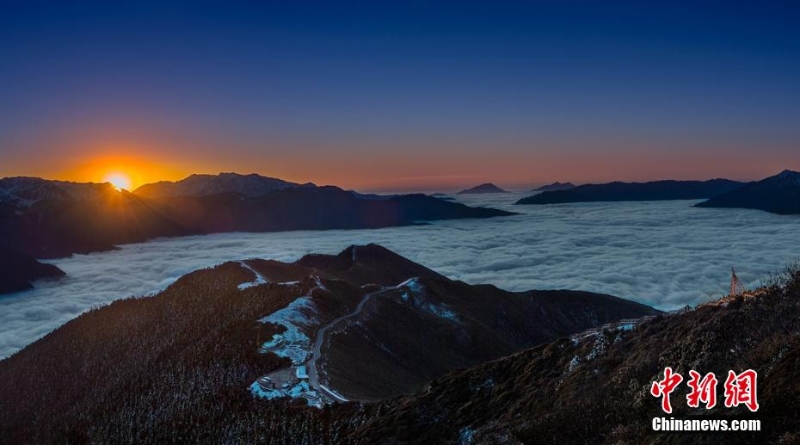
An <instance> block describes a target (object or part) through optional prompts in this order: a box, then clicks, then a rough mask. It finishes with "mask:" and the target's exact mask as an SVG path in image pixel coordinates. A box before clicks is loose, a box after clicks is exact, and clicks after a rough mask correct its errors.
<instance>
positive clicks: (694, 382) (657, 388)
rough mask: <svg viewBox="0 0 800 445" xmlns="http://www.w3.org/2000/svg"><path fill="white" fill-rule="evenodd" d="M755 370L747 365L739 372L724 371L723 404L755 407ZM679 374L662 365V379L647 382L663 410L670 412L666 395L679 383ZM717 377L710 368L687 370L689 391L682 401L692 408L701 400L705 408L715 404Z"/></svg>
mask: <svg viewBox="0 0 800 445" xmlns="http://www.w3.org/2000/svg"><path fill="white" fill-rule="evenodd" d="M757 380H758V373H756V372H755V371H753V370H752V369H748V370H746V371H744V372H742V373H741V374H736V373H735V372H733V371H728V378H727V379H726V380H725V385H724V387H725V407H726V408H733V407H736V406H739V405H744V406H746V407H747V408H748V409H749V410H750V411H752V412H756V411H758V395H757V393H756V391H757V384H756V381H757ZM682 381H683V376H682V375H680V374H678V373H676V372H673V371H672V368H670V367H669V366H667V367H666V368H664V379H663V380H658V381H655V382H653V384H652V385H651V386H650V394H652V395H653V397H661V409H662V410H664V412H665V413H667V414H671V413H672V404H671V403H670V395H671V394H672V392H673V391H675V389H676V388H677V387H678V385H680V384H681V382H682ZM717 383H719V382H718V380H717V377H716V376H715V375H714V373H713V372H709V373H708V374H706V375H705V376H703V375H701V374H700V373H699V372H697V371H695V370H693V369H692V370H690V371H689V381H688V382H686V384H687V385H689V389H690V392H689V394H688V395H687V396H686V403H687V405H689V406H690V407H692V408H699V407H700V404H701V403H702V404H704V405H705V407H706V409H711V408H713V407H715V406H716V405H717Z"/></svg>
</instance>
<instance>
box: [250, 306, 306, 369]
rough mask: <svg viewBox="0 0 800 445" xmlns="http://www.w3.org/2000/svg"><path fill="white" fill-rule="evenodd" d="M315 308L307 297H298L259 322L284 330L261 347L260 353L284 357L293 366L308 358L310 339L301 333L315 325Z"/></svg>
mask: <svg viewBox="0 0 800 445" xmlns="http://www.w3.org/2000/svg"><path fill="white" fill-rule="evenodd" d="M316 315H317V308H316V307H315V306H314V302H313V300H312V299H311V297H309V296H303V297H299V298H297V299H296V300H294V301H292V302H291V303H289V305H288V306H286V307H285V308H283V309H281V310H279V311H275V312H273V313H272V314H270V315H267V316H266V317H264V318H262V319H261V320H259V321H260V322H261V323H271V324H275V325H280V326H283V327H284V328H286V331H285V332H283V333H282V334H275V335H273V336H272V339H271V340H269V341H268V342H266V343H264V344H263V345H262V346H261V350H262V352H272V353H273V354H275V355H277V356H279V357H286V358H288V359H290V360H291V361H292V363H294V364H298V363H302V362H304V361H305V360H306V359H307V358H308V354H309V352H308V345H310V344H311V339H310V338H309V337H308V335H306V334H305V333H304V332H303V329H304V328H307V327H310V326H312V325H315V324H316V323H317V318H316Z"/></svg>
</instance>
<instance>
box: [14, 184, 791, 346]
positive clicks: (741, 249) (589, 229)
mask: <svg viewBox="0 0 800 445" xmlns="http://www.w3.org/2000/svg"><path fill="white" fill-rule="evenodd" d="M521 196H524V194H502V195H474V196H459V200H461V201H463V202H465V203H467V204H470V205H486V206H493V207H498V208H503V209H508V210H511V211H515V212H520V213H521V214H520V215H517V216H511V217H504V218H492V219H483V220H455V221H439V222H435V223H433V224H430V225H426V226H415V227H400V228H389V229H379V230H350V231H343V230H329V231H317V232H307V231H298V232H281V233H228V234H219V235H211V236H196V237H186V238H176V239H160V240H155V241H151V242H147V243H141V244H131V245H125V246H122V248H121V249H120V250H117V251H112V252H104V253H95V254H90V255H75V256H73V257H72V258H67V259H62V260H57V261H54V264H56V265H58V267H60V268H62V269H63V270H64V271H65V272H67V274H68V275H67V277H66V278H64V279H61V280H59V281H54V282H39V283H36V289H35V290H32V291H27V292H21V293H16V294H11V295H7V296H3V297H0V357H4V356H8V355H10V354H12V353H14V352H16V351H18V350H20V349H21V348H23V347H25V346H26V345H28V344H30V343H31V342H33V341H35V340H36V339H38V338H40V337H42V336H44V335H46V334H47V333H48V332H50V331H52V330H53V329H55V328H57V327H58V326H60V325H62V324H64V323H66V322H67V321H69V320H71V319H72V318H74V317H76V316H78V315H79V314H81V313H82V312H84V311H86V310H87V309H89V308H91V307H93V306H98V305H103V304H107V303H109V302H111V301H113V300H115V299H118V298H124V297H128V296H131V295H147V294H151V293H153V292H156V291H158V290H160V289H163V288H165V287H166V286H168V285H169V284H170V283H172V282H174V281H175V280H176V279H177V278H178V277H180V276H181V275H184V274H186V273H188V272H191V271H193V270H196V269H199V268H204V267H209V266H212V265H215V264H219V263H222V262H225V261H229V260H238V259H246V258H272V259H277V260H283V261H293V260H295V259H297V258H299V257H300V256H302V255H304V254H306V253H312V252H316V253H337V252H339V251H341V250H343V249H344V248H346V247H347V246H348V245H351V244H366V243H379V244H382V245H384V246H386V247H388V248H390V249H392V250H394V251H396V252H398V253H399V254H401V255H403V256H406V257H407V258H410V259H411V260H413V261H416V262H419V263H421V264H424V265H426V266H428V267H430V268H432V269H434V270H436V271H438V272H440V273H442V274H444V275H447V276H449V277H451V278H454V279H459V280H463V281H466V282H468V283H473V284H474V283H491V284H495V285H497V286H499V287H502V288H504V289H508V290H526V289H533V288H537V289H579V290H587V291H595V292H603V293H608V294H612V295H616V296H619V297H623V298H629V299H631V300H635V301H638V302H641V303H644V304H648V305H651V306H654V307H656V308H659V309H662V310H671V309H676V308H680V307H683V306H685V305H695V304H697V303H701V302H704V301H708V300H711V299H713V298H717V297H719V296H721V295H723V294H725V293H726V292H727V286H728V284H729V280H730V268H731V267H736V270H737V273H738V275H739V276H740V278H742V280H743V281H745V283H746V284H747V285H748V286H749V287H754V286H757V285H758V284H759V283H760V280H761V279H763V278H765V277H767V276H768V274H769V273H771V272H776V271H780V270H781V269H782V268H783V267H784V266H785V265H786V264H787V263H789V262H792V261H795V260H798V259H800V237H798V233H800V231H799V229H800V217H798V216H779V215H772V214H769V213H765V212H759V211H751V210H730V209H699V208H693V207H691V206H692V204H694V203H695V202H696V201H669V202H629V203H581V204H564V205H550V206H514V205H512V203H513V202H514V201H516V200H517V199H519V198H520V197H521Z"/></svg>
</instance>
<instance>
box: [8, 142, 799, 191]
mask: <svg viewBox="0 0 800 445" xmlns="http://www.w3.org/2000/svg"><path fill="white" fill-rule="evenodd" d="M125 148H128V147H125ZM110 151H112V150H110V149H107V150H103V152H104V153H98V154H96V155H94V156H92V155H91V154H89V153H87V154H88V155H89V156H85V157H81V158H79V159H77V160H76V161H74V162H73V163H72V164H71V165H67V166H66V167H65V166H64V165H63V161H60V160H59V159H52V160H50V161H49V162H50V164H47V163H44V162H40V161H39V159H41V158H39V159H36V160H35V161H36V162H30V161H28V160H25V161H26V162H22V163H21V162H10V163H8V164H6V165H4V166H3V167H4V168H3V169H2V170H0V176H23V175H25V176H40V177H43V178H45V179H55V180H66V181H75V182H96V183H97V182H99V183H105V182H111V183H112V184H113V185H114V186H115V187H116V188H118V189H125V190H129V191H134V190H136V189H137V188H138V187H140V186H142V185H144V184H149V183H154V182H159V181H179V180H181V179H184V178H186V177H187V176H189V175H191V174H212V175H214V174H218V173H221V172H235V173H239V174H250V173H257V174H260V175H263V176H269V177H275V178H279V179H283V180H286V181H292V182H298V183H305V182H313V183H315V184H317V185H335V186H338V187H341V188H344V189H354V190H359V191H365V192H412V191H422V192H429V191H430V192H433V191H442V192H449V191H456V190H460V189H462V188H467V187H471V186H474V185H477V184H480V183H484V182H492V183H495V184H496V185H498V186H500V187H502V188H506V189H511V190H524V189H529V188H530V187H533V186H537V185H541V184H546V183H551V182H555V181H560V182H566V181H570V182H573V183H576V184H579V183H602V182H610V181H615V180H619V181H652V180H660V179H678V180H705V179H712V178H717V177H725V178H728V179H738V180H754V179H760V178H763V177H766V176H770V175H772V174H776V173H778V172H780V171H782V170H783V169H786V168H789V169H798V167H800V165H796V164H794V165H792V163H789V164H786V165H784V164H781V163H776V162H774V161H769V160H757V161H754V160H753V159H752V158H747V157H742V158H738V157H736V156H728V157H724V158H723V157H719V156H716V155H714V154H710V153H706V154H701V153H683V154H682V155H677V154H676V155H672V156H669V155H664V154H654V153H650V154H639V155H638V156H637V155H632V154H631V153H630V152H627V153H626V152H624V151H620V152H602V153H592V154H586V153H583V154H582V155H571V154H566V153H564V154H561V155H558V154H555V153H548V154H546V155H545V154H539V155H536V154H533V153H515V154H514V155H510V156H503V157H498V156H492V155H491V154H471V156H454V155H453V154H451V153H447V152H445V153H435V152H432V153H427V154H418V155H413V156H411V155H402V154H397V153H392V154H381V155H375V154H363V155H361V156H359V157H343V156H327V155H325V154H320V155H319V156H317V157H316V158H315V159H314V161H313V162H311V161H310V160H309V159H308V157H307V156H303V155H302V153H297V152H291V151H289V152H287V153H285V154H282V155H280V156H267V155H258V154H253V155H251V156H241V157H236V158H231V157H222V156H219V154H218V152H217V153H214V154H212V156H209V155H208V152H206V153H203V155H202V156H201V155H199V154H198V156H194V155H192V156H185V157H183V158H178V157H176V156H175V155H177V153H176V151H177V150H174V151H173V150H164V151H163V153H164V154H163V155H162V156H159V157H158V158H157V157H156V156H155V155H154V154H153V151H149V152H147V153H146V154H143V155H131V154H117V155H109V154H107V153H108V152H110ZM125 152H127V153H135V152H136V150H133V149H130V148H128V149H127V150H125ZM140 152H142V153H144V151H140ZM12 161H13V160H12ZM30 166H35V167H36V168H35V169H30V168H29V167H30ZM710 166H713V167H714V169H713V171H709V167H710ZM9 169H10V171H9Z"/></svg>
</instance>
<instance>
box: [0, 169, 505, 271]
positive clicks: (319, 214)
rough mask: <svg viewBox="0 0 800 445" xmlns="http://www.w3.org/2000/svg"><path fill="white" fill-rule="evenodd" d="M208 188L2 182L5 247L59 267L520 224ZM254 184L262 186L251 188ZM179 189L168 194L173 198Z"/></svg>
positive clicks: (403, 206)
mask: <svg viewBox="0 0 800 445" xmlns="http://www.w3.org/2000/svg"><path fill="white" fill-rule="evenodd" d="M201 179H203V181H200V182H201V183H202V184H205V186H209V187H211V186H212V185H214V186H215V187H216V186H219V187H220V188H215V187H212V188H211V189H208V188H204V187H205V186H203V187H200V186H198V188H192V187H188V188H184V187H183V186H184V185H187V184H189V185H192V184H194V185H197V184H195V181H194V179H192V180H189V179H187V180H186V181H187V182H186V183H185V184H184V183H183V182H182V183H181V184H178V185H181V187H182V190H193V192H192V193H200V195H199V196H184V195H180V196H172V195H171V194H172V192H164V193H154V192H153V190H151V192H153V193H146V194H145V195H147V196H139V195H137V194H134V193H128V192H126V191H117V190H115V189H114V188H113V187H111V185H110V184H74V183H63V182H56V181H47V180H43V179H37V178H10V179H4V180H0V244H5V245H7V246H9V247H11V248H13V249H15V250H18V251H20V252H23V253H25V254H27V255H30V256H32V257H35V258H57V257H63V256H68V255H70V254H73V253H86V252H93V251H101V250H108V249H113V248H114V246H116V245H119V244H123V243H133V242H141V241H146V240H149V239H153V238H158V237H171V236H183V235H198V234H208V233H216V232H230V231H250V232H265V231H281V230H324V229H367V228H380V227H391V226H402V225H411V224H416V223H418V222H424V221H430V220H438V219H456V218H488V217H494V216H505V215H511V213H509V212H505V211H502V210H496V209H489V208H474V207H468V206H466V205H464V204H460V203H455V202H447V201H444V200H441V199H436V198H433V197H430V196H426V195H397V196H388V197H385V199H383V198H382V199H378V197H375V196H364V195H358V194H354V193H352V192H348V191H344V190H342V189H339V188H337V187H315V186H313V185H308V186H305V185H304V186H299V185H298V186H296V187H295V186H285V187H283V186H284V185H286V184H284V183H283V182H281V183H278V185H275V184H274V183H273V182H270V181H279V180H272V179H270V178H262V177H256V178H254V177H251V176H241V177H240V176H238V175H236V176H230V174H227V175H221V176H220V177H219V178H218V179H219V180H218V181H216V180H209V178H206V177H203V178H201ZM231 184H233V185H237V186H238V187H237V188H236V189H237V190H239V192H235V191H224V192H221V193H214V194H208V195H207V194H202V193H201V190H206V191H211V192H215V191H217V190H228V189H227V188H226V187H228V186H231V187H232V185H231ZM247 184H250V185H252V184H255V185H253V187H251V188H248V187H245V185H247ZM265 184H266V185H265ZM270 184H272V185H275V186H276V187H278V188H277V189H275V190H272V191H269V192H266V193H263V194H257V193H258V191H260V190H263V188H259V187H261V186H264V187H266V186H268V185H270ZM173 185H175V184H173ZM162 186H163V184H162V185H161V186H159V187H162ZM281 187H283V188H281ZM172 188H173V187H172V186H167V189H168V190H172ZM181 193H183V192H181ZM151 194H152V195H157V196H152V197H151V196H149V195H151ZM162 195H165V196H162ZM251 195H255V196H251Z"/></svg>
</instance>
